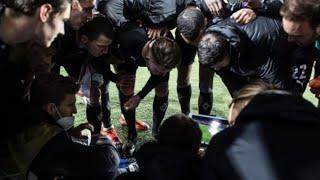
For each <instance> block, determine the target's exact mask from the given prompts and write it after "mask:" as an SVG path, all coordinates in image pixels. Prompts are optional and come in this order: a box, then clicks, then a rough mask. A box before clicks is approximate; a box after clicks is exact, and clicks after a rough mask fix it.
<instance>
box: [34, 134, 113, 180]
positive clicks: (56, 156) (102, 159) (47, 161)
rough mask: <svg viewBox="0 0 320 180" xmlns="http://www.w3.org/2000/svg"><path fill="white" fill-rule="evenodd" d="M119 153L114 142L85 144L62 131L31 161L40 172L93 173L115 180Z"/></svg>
mask: <svg viewBox="0 0 320 180" xmlns="http://www.w3.org/2000/svg"><path fill="white" fill-rule="evenodd" d="M118 165H119V156H118V153H117V151H116V149H115V147H114V146H113V145H111V144H108V143H106V144H99V145H96V146H84V145H81V144H78V143H75V142H72V140H71V139H70V137H69V136H68V135H67V134H66V133H65V132H62V133H60V134H58V135H57V136H55V137H54V138H52V139H51V140H50V141H49V142H48V143H47V144H46V145H45V146H44V147H43V148H42V150H41V151H40V153H39V154H38V155H37V156H36V158H35V159H34V160H33V162H32V164H31V168H30V170H31V171H32V172H34V173H35V174H37V175H40V176H41V175H62V176H67V177H68V176H73V177H74V176H91V177H106V179H114V178H115V177H116V175H117V168H118Z"/></svg>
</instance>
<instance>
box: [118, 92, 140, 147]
mask: <svg viewBox="0 0 320 180" xmlns="http://www.w3.org/2000/svg"><path fill="white" fill-rule="evenodd" d="M132 96H133V94H132V95H129V96H126V95H124V94H123V93H122V92H121V91H120V90H119V99H120V106H121V112H122V114H123V116H124V118H125V119H126V122H127V124H128V140H131V141H134V142H135V141H136V138H137V130H136V126H135V121H136V110H135V109H133V110H125V109H124V103H126V102H127V101H128V100H129V99H130V98H131V97H132Z"/></svg>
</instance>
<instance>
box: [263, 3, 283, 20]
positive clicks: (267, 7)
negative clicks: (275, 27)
mask: <svg viewBox="0 0 320 180" xmlns="http://www.w3.org/2000/svg"><path fill="white" fill-rule="evenodd" d="M282 4H283V0H264V1H263V2H262V6H261V8H259V9H257V12H258V14H259V15H264V16H280V8H281V6H282Z"/></svg>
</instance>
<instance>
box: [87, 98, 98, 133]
mask: <svg viewBox="0 0 320 180" xmlns="http://www.w3.org/2000/svg"><path fill="white" fill-rule="evenodd" d="M100 113H101V106H100V105H98V104H97V105H90V104H87V108H86V115H87V120H88V122H89V123H90V124H92V125H93V127H94V133H100V130H101V121H100V120H99V115H100Z"/></svg>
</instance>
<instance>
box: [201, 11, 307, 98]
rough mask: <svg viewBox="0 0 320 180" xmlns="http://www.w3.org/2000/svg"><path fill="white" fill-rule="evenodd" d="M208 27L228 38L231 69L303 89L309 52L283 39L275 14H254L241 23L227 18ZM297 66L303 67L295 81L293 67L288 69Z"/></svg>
mask: <svg viewBox="0 0 320 180" xmlns="http://www.w3.org/2000/svg"><path fill="white" fill-rule="evenodd" d="M210 31H212V32H218V33H221V34H222V35H224V36H225V37H226V38H227V40H228V41H229V43H230V45H231V46H230V47H231V48H230V49H231V62H232V63H231V66H230V67H229V70H230V71H232V72H233V73H235V74H238V75H240V76H243V77H245V76H256V77H259V78H262V79H263V80H265V81H267V82H269V83H272V84H275V85H277V86H278V87H280V88H284V89H287V90H289V91H292V92H295V93H301V92H303V91H304V89H305V86H306V84H307V81H308V78H309V77H310V73H311V70H310V69H311V67H312V63H310V61H311V60H312V57H311V54H310V52H309V51H306V50H302V48H298V47H297V46H296V45H295V44H293V43H289V42H288V41H287V35H286V33H285V32H284V30H283V28H282V25H281V21H280V20H279V19H278V18H271V17H264V16H257V18H256V19H255V20H254V21H252V22H251V23H249V24H245V25H241V24H238V23H235V22H234V21H233V20H232V19H230V18H227V19H224V20H222V21H220V22H218V23H217V24H215V25H211V26H210V27H209V28H208V29H207V32H210ZM300 66H303V67H304V69H303V72H300V70H299V73H298V75H299V77H298V78H300V79H299V81H297V80H296V79H294V78H293V77H294V76H293V75H294V74H297V72H296V71H297V70H292V69H293V68H295V67H300ZM301 71H302V70H301ZM301 73H303V76H300V74H301ZM298 75H296V76H298Z"/></svg>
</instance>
